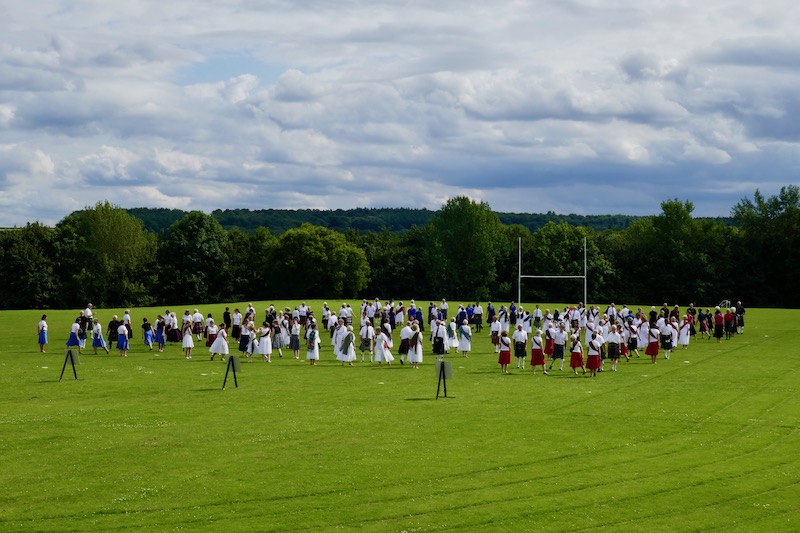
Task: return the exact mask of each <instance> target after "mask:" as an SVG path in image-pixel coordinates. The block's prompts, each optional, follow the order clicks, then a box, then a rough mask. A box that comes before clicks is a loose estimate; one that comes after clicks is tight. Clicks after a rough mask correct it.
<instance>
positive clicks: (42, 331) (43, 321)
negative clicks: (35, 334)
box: [38, 315, 47, 353]
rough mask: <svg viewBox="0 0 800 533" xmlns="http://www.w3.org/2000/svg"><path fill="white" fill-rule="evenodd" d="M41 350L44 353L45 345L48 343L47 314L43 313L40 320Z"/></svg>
mask: <svg viewBox="0 0 800 533" xmlns="http://www.w3.org/2000/svg"><path fill="white" fill-rule="evenodd" d="M38 331H39V352H41V353H44V347H45V346H46V345H47V315H42V319H41V320H40V321H39V328H38Z"/></svg>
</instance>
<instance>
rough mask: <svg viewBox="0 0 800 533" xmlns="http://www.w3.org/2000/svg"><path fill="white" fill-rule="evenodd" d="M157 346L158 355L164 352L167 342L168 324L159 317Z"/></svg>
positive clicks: (157, 319) (157, 322) (157, 321)
mask: <svg viewBox="0 0 800 533" xmlns="http://www.w3.org/2000/svg"><path fill="white" fill-rule="evenodd" d="M155 331H156V345H157V346H158V353H163V352H164V346H165V345H166V343H167V342H166V341H167V322H166V320H165V319H164V317H163V316H161V315H158V317H157V318H156V327H155Z"/></svg>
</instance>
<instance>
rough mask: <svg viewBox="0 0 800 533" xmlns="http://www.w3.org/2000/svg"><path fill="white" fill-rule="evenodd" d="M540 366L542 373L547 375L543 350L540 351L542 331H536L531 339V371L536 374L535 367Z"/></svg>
mask: <svg viewBox="0 0 800 533" xmlns="http://www.w3.org/2000/svg"><path fill="white" fill-rule="evenodd" d="M537 366H541V367H542V372H544V373H545V374H547V367H546V366H545V359H544V350H543V349H542V330H540V329H537V330H536V335H534V336H533V338H532V339H531V370H532V371H533V373H534V374H535V373H536V367H537Z"/></svg>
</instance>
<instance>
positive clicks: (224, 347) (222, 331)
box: [189, 324, 230, 361]
mask: <svg viewBox="0 0 800 533" xmlns="http://www.w3.org/2000/svg"><path fill="white" fill-rule="evenodd" d="M189 337H190V338H191V335H190V336H189ZM208 351H210V352H211V359H212V360H213V359H214V356H215V355H217V354H219V356H220V358H221V359H222V360H223V361H224V360H225V356H226V355H228V354H229V353H230V350H229V348H228V331H227V327H226V326H225V324H220V326H219V332H218V333H217V338H216V339H214V342H212V343H211V347H210V348H209V349H208Z"/></svg>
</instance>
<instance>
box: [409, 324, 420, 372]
mask: <svg viewBox="0 0 800 533" xmlns="http://www.w3.org/2000/svg"><path fill="white" fill-rule="evenodd" d="M408 362H409V363H411V368H419V364H420V363H421V362H422V335H421V334H420V332H419V326H418V325H417V324H413V325H412V326H411V338H410V339H409V340H408Z"/></svg>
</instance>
